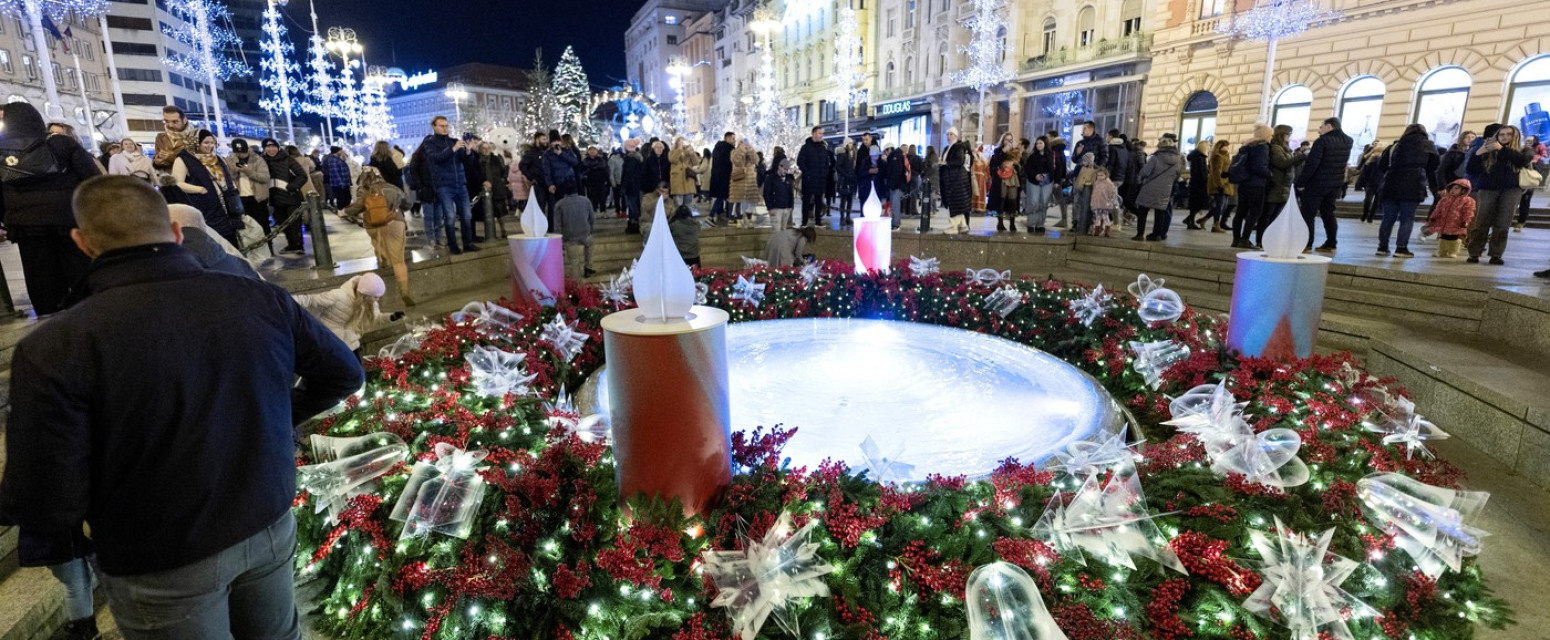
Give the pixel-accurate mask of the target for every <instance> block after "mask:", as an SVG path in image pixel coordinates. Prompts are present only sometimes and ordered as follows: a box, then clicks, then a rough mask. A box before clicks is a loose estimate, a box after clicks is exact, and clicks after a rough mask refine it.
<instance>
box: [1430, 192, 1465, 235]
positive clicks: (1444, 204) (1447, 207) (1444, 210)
mask: <svg viewBox="0 0 1550 640" xmlns="http://www.w3.org/2000/svg"><path fill="white" fill-rule="evenodd" d="M1453 185H1458V186H1460V187H1464V193H1463V194H1461V195H1456V196H1455V195H1451V194H1448V193H1443V194H1442V196H1441V197H1439V198H1438V199H1437V204H1435V205H1432V214H1431V215H1429V216H1427V217H1426V230H1427V231H1430V232H1432V233H1437V234H1443V235H1450V236H1462V235H1464V234H1466V233H1469V223H1471V222H1474V220H1475V199H1474V198H1471V197H1469V189H1470V184H1469V181H1468V180H1465V179H1464V178H1459V179H1457V180H1454V181H1453V182H1450V183H1448V186H1450V187H1451V186H1453Z"/></svg>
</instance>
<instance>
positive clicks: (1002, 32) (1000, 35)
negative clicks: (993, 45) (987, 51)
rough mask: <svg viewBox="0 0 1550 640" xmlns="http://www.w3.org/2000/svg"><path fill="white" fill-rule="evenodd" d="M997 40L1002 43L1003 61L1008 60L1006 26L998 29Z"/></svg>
mask: <svg viewBox="0 0 1550 640" xmlns="http://www.w3.org/2000/svg"><path fill="white" fill-rule="evenodd" d="M996 41H997V42H1000V43H1001V61H1002V62H1006V51H1007V48H1006V27H1001V28H1000V29H997V30H996Z"/></svg>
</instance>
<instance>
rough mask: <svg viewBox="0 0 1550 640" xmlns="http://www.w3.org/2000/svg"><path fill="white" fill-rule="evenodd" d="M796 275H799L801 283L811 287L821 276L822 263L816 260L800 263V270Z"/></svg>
mask: <svg viewBox="0 0 1550 640" xmlns="http://www.w3.org/2000/svg"><path fill="white" fill-rule="evenodd" d="M797 275H799V276H801V278H802V284H804V285H807V286H809V287H811V286H813V285H815V284H818V279H819V278H821V277H823V265H822V264H819V263H817V262H809V263H807V264H804V265H802V270H801V271H800V272H798V274H797Z"/></svg>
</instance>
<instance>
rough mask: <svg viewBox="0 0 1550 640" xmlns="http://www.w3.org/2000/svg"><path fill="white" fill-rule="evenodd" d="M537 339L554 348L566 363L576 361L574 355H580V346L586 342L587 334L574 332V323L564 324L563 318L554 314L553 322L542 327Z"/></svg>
mask: <svg viewBox="0 0 1550 640" xmlns="http://www.w3.org/2000/svg"><path fill="white" fill-rule="evenodd" d="M538 338H539V339H540V340H543V341H544V342H547V343H549V344H550V345H552V346H553V347H554V351H555V353H558V354H560V356H561V357H563V358H564V359H565V361H566V362H570V361H572V360H575V359H576V354H578V353H581V347H582V345H584V344H586V342H587V334H585V333H582V332H580V331H577V330H576V322H575V321H574V320H573V321H571V322H566V321H565V318H564V316H561V315H559V314H555V316H554V320H551V321H550V322H549V323H547V324H545V325H544V328H543V331H542V332H540V333H539V336H538Z"/></svg>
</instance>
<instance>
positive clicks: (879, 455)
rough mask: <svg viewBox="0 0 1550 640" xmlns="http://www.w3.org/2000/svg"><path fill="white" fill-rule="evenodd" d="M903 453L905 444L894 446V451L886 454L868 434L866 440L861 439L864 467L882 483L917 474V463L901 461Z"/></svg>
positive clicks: (901, 480)
mask: <svg viewBox="0 0 1550 640" xmlns="http://www.w3.org/2000/svg"><path fill="white" fill-rule="evenodd" d="M903 453H904V445H903V443H900V444H899V446H897V447H894V448H893V452H892V453H889V454H887V455H884V454H883V450H882V448H881V447H879V446H877V441H876V440H873V439H872V436H867V437H866V440H862V441H861V455H862V457H863V459H864V462H863V463H862V469H864V470H865V471H866V472H867V474H868V475H870V476H872V478H873V479H874V480H877V481H878V482H880V483H882V484H892V483H895V482H905V481H908V480H909V479H910V477H911V476H913V475H914V474H915V465H912V464H909V463H907V462H899V456H900V455H902V454H903Z"/></svg>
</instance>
